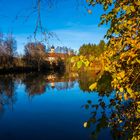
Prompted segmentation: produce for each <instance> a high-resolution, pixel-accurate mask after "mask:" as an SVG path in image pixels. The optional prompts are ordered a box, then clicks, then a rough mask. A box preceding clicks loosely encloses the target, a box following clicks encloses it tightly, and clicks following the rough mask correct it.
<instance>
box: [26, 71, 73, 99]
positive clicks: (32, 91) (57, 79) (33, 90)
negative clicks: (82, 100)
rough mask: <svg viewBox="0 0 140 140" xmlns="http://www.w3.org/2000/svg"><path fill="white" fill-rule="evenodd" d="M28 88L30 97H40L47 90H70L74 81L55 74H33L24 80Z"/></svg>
mask: <svg viewBox="0 0 140 140" xmlns="http://www.w3.org/2000/svg"><path fill="white" fill-rule="evenodd" d="M23 83H24V84H25V87H26V92H27V93H28V95H29V96H33V95H40V94H43V93H45V92H46V90H50V89H54V88H55V89H57V90H64V89H70V88H72V87H73V86H74V83H75V82H74V79H71V78H70V77H65V76H64V75H58V74H56V73H53V74H40V73H32V74H27V75H26V76H25V78H24V80H23Z"/></svg>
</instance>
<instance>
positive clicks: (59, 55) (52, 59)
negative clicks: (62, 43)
mask: <svg viewBox="0 0 140 140" xmlns="http://www.w3.org/2000/svg"><path fill="white" fill-rule="evenodd" d="M66 57H68V54H65V53H55V47H54V46H52V47H51V50H50V52H49V53H47V55H46V59H45V60H47V61H50V62H55V61H57V60H58V59H61V60H65V58H66Z"/></svg>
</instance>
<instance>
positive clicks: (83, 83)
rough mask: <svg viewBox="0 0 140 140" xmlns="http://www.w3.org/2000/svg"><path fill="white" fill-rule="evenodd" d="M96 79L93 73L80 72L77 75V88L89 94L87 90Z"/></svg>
mask: <svg viewBox="0 0 140 140" xmlns="http://www.w3.org/2000/svg"><path fill="white" fill-rule="evenodd" d="M96 78H97V75H95V73H94V72H93V71H89V72H86V73H83V72H80V73H79V78H78V83H79V87H80V89H81V90H82V91H84V92H85V91H88V92H91V90H90V89H89V86H90V85H91V84H93V83H94V82H95V80H96Z"/></svg>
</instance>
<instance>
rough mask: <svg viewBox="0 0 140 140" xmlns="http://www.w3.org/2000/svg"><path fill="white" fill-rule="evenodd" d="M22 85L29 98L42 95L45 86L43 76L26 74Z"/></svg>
mask: <svg viewBox="0 0 140 140" xmlns="http://www.w3.org/2000/svg"><path fill="white" fill-rule="evenodd" d="M23 83H24V84H25V88H26V89H25V90H26V92H27V94H28V95H29V96H31V95H32V96H33V95H40V94H43V93H44V92H45V87H46V84H47V83H46V81H45V78H44V75H41V74H38V73H35V74H26V75H25V78H24V80H23Z"/></svg>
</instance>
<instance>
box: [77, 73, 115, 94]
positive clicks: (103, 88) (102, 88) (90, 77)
mask: <svg viewBox="0 0 140 140" xmlns="http://www.w3.org/2000/svg"><path fill="white" fill-rule="evenodd" d="M99 76H100V75H96V73H95V72H94V71H89V72H86V73H84V74H83V73H79V79H78V83H79V87H80V89H81V90H83V91H88V92H91V90H90V89H89V87H90V85H92V84H93V83H94V82H95V81H96V79H97V78H99ZM111 79H112V77H111V76H110V74H109V73H107V72H106V73H104V75H102V77H101V79H99V82H98V83H99V84H98V86H97V91H98V92H99V94H100V95H104V94H108V95H109V94H110V92H111V91H112V88H111Z"/></svg>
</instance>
